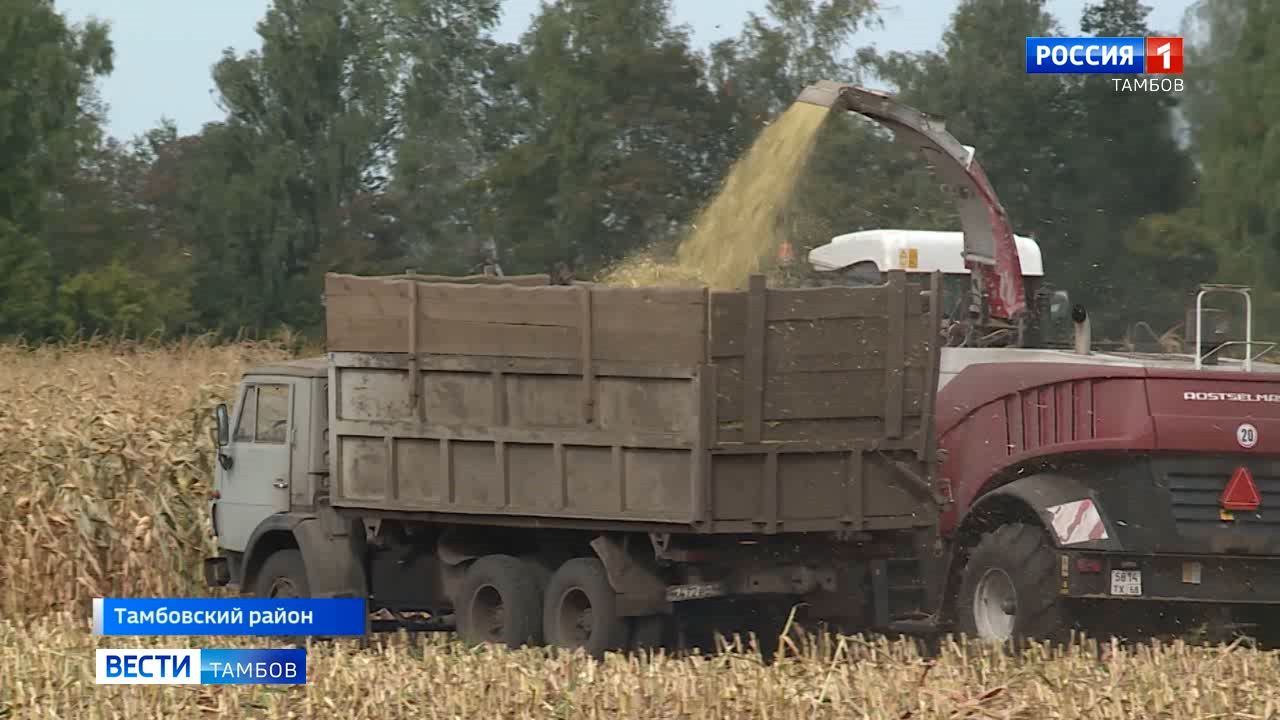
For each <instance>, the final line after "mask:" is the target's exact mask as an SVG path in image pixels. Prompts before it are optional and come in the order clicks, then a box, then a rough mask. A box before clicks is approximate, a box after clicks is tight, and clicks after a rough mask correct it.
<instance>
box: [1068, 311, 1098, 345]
mask: <svg viewBox="0 0 1280 720" xmlns="http://www.w3.org/2000/svg"><path fill="white" fill-rule="evenodd" d="M1071 320H1072V322H1074V323H1075V326H1076V327H1075V340H1076V352H1077V353H1079V354H1081V355H1088V354H1089V353H1090V352H1092V351H1093V328H1092V327H1091V323H1090V322H1089V312H1088V311H1087V310H1085V309H1084V306H1083V305H1076V306H1075V307H1073V308H1071Z"/></svg>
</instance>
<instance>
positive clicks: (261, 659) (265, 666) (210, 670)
mask: <svg viewBox="0 0 1280 720" xmlns="http://www.w3.org/2000/svg"><path fill="white" fill-rule="evenodd" d="M200 684H201V685H262V684H271V685H306V684H307V650H306V648H291V649H283V650H257V649H253V650H231V649H225V648H224V649H217V650H201V651H200Z"/></svg>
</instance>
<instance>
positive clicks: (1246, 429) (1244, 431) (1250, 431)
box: [1236, 423, 1258, 450]
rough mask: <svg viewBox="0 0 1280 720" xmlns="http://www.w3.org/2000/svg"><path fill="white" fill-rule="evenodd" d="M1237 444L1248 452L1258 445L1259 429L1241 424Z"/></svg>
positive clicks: (1247, 424)
mask: <svg viewBox="0 0 1280 720" xmlns="http://www.w3.org/2000/svg"><path fill="white" fill-rule="evenodd" d="M1236 442H1237V443H1239V444H1240V447H1242V448H1245V449H1246V450H1247V449H1249V448H1251V447H1253V446H1254V445H1257V444H1258V428H1256V427H1254V426H1253V425H1252V424H1250V423H1240V426H1239V427H1237V428H1236Z"/></svg>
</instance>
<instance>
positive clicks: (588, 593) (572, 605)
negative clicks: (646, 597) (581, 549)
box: [542, 557, 628, 657]
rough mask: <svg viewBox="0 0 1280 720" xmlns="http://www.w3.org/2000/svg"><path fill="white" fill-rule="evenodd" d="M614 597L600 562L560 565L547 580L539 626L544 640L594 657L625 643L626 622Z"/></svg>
mask: <svg viewBox="0 0 1280 720" xmlns="http://www.w3.org/2000/svg"><path fill="white" fill-rule="evenodd" d="M617 604H618V597H617V593H616V592H614V590H613V586H612V585H610V584H609V576H608V574H607V573H606V572H605V569H604V563H602V562H600V560H599V559H597V558H585V557H583V558H574V559H572V560H569V561H568V562H566V563H565V564H563V565H561V566H560V569H559V570H556V571H555V573H553V574H552V575H551V581H550V582H549V583H547V594H546V597H545V599H544V600H543V609H542V628H543V634H544V635H545V636H546V639H547V642H548V643H549V644H551V645H554V646H556V647H560V648H569V649H572V648H582V649H584V650H586V651H587V653H588V654H590V655H593V656H595V657H600V656H601V655H604V653H605V652H606V651H609V650H621V649H622V648H623V647H624V646H625V645H626V644H627V635H628V633H627V623H626V621H625V620H624V619H623V618H622V617H620V616H619V615H618V608H617Z"/></svg>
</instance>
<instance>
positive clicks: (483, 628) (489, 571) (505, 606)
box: [456, 555, 542, 649]
mask: <svg viewBox="0 0 1280 720" xmlns="http://www.w3.org/2000/svg"><path fill="white" fill-rule="evenodd" d="M456 605H457V607H456V610H457V618H458V635H459V636H460V637H461V638H462V640H463V641H464V642H468V643H473V644H479V643H495V644H501V645H506V646H507V647H509V648H512V649H516V648H519V647H520V646H522V645H530V646H537V645H540V644H541V643H542V584H541V578H540V577H539V576H538V574H537V573H536V572H535V568H534V566H533V565H532V564H531V563H529V562H527V561H524V560H521V559H519V558H515V557H512V556H510V555H486V556H484V557H482V558H480V559H479V560H476V561H475V562H474V563H472V565H471V567H469V568H467V575H466V577H465V579H464V580H463V582H462V590H461V592H459V593H458V602H457V603H456Z"/></svg>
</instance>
